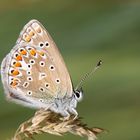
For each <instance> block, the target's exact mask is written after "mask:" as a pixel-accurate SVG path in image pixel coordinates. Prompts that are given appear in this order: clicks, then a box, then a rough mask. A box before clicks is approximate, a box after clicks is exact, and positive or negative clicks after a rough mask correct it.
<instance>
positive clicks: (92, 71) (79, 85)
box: [75, 60, 102, 90]
mask: <svg viewBox="0 0 140 140" xmlns="http://www.w3.org/2000/svg"><path fill="white" fill-rule="evenodd" d="M101 64H102V60H99V62H98V63H97V65H96V66H95V67H94V68H93V69H92V70H91V71H90V72H88V73H86V74H85V75H84V76H83V77H82V78H81V80H80V82H79V84H78V85H77V86H76V88H75V90H77V89H79V87H80V88H81V87H82V85H83V83H84V81H85V80H86V79H87V78H89V76H90V75H92V74H94V73H95V72H96V70H97V69H98V68H99V67H100V66H101Z"/></svg>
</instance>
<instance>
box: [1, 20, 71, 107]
mask: <svg viewBox="0 0 140 140" xmlns="http://www.w3.org/2000/svg"><path fill="white" fill-rule="evenodd" d="M2 72H3V76H2V81H3V83H4V85H5V90H7V91H6V92H8V91H9V92H10V96H11V97H12V96H13V97H15V98H20V97H22V100H23V102H24V100H27V101H31V102H34V101H35V102H36V101H38V99H39V100H40V101H41V102H43V101H44V99H45V101H48V100H53V99H54V98H64V97H71V96H72V93H73V88H72V82H71V78H70V76H69V73H68V70H67V68H66V66H65V63H64V61H63V58H62V56H61V54H60V53H59V51H58V48H57V47H56V44H55V43H54V41H53V39H52V38H51V36H50V35H49V33H48V32H47V31H46V29H45V28H44V27H43V25H41V23H40V22H38V21H37V20H31V21H30V22H29V23H27V24H26V25H25V27H24V28H23V30H22V31H21V33H20V36H19V38H18V40H17V43H16V46H15V47H14V48H13V49H12V50H11V52H10V53H9V54H8V55H7V56H6V58H5V59H4V60H3V63H2ZM6 79H7V80H6ZM20 94H21V95H20ZM15 95H16V96H15ZM32 100H33V101H32ZM35 102H34V103H35ZM35 104H36V103H35Z"/></svg>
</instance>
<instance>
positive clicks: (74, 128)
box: [12, 109, 104, 140]
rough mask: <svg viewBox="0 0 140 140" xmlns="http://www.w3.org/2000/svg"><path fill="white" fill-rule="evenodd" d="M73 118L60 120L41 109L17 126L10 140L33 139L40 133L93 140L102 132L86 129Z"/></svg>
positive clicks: (99, 129) (59, 117) (56, 115)
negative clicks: (71, 135)
mask: <svg viewBox="0 0 140 140" xmlns="http://www.w3.org/2000/svg"><path fill="white" fill-rule="evenodd" d="M73 118H74V116H71V117H70V118H69V120H62V116H61V115H59V114H56V113H54V112H51V111H49V110H47V111H46V110H44V109H41V110H39V111H37V112H36V113H35V115H34V116H33V117H32V118H31V119H29V120H27V121H25V122H24V123H22V124H21V125H20V126H19V128H18V129H17V131H16V133H15V136H14V138H12V140H25V139H26V138H31V139H34V138H33V136H34V135H37V134H42V133H50V134H53V135H58V136H62V135H63V134H65V133H67V132H70V133H72V134H75V135H79V136H87V137H88V140H95V139H96V135H97V134H100V133H101V132H103V131H104V130H103V129H101V128H88V127H87V125H86V124H83V123H82V122H81V120H80V118H77V119H73Z"/></svg>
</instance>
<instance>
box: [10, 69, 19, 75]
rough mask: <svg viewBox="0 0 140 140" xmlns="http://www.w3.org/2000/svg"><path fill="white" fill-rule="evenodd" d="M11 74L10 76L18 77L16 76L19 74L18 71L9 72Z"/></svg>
mask: <svg viewBox="0 0 140 140" xmlns="http://www.w3.org/2000/svg"><path fill="white" fill-rule="evenodd" d="M11 74H12V75H13V76H15V75H18V74H19V71H18V70H12V71H11Z"/></svg>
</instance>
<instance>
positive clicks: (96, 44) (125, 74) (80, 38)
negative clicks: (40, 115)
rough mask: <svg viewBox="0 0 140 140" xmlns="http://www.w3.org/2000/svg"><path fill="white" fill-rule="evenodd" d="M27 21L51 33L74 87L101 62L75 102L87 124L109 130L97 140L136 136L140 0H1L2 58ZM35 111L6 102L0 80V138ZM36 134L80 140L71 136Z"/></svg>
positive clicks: (139, 137) (139, 138)
mask: <svg viewBox="0 0 140 140" xmlns="http://www.w3.org/2000/svg"><path fill="white" fill-rule="evenodd" d="M31 19H37V20H39V21H40V22H41V23H42V24H43V25H44V26H45V27H46V28H47V30H48V31H49V32H50V34H51V36H52V37H53V39H54V40H55V42H56V44H57V46H58V47H59V49H60V51H61V53H62V55H63V57H64V60H65V62H66V64H67V67H68V69H69V72H70V74H71V76H72V80H73V82H74V85H76V84H77V83H78V82H79V80H80V78H81V76H82V75H83V74H85V73H86V72H88V71H89V70H90V69H91V68H92V67H93V66H94V65H95V64H96V62H97V61H98V60H99V59H102V60H103V62H104V63H103V65H102V67H101V68H100V69H99V70H98V72H97V73H96V74H95V75H94V76H93V78H92V76H91V77H90V78H89V79H88V80H87V81H86V83H85V84H84V86H83V88H84V100H83V101H82V102H81V103H79V104H78V112H79V115H80V116H82V117H83V121H84V122H85V123H87V124H89V126H98V127H101V128H105V129H107V130H109V133H108V134H102V135H100V136H99V140H118V139H119V140H140V133H139V131H140V1H135V0H132V1H129V0H117V1H115V0H114V1H111V0H106V1H104V0H86V1H85V0H58V1H55V0H11V1H9V0H0V61H2V59H3V58H4V57H5V55H6V54H7V53H9V51H10V50H11V49H12V47H13V46H14V43H15V42H16V39H17V37H18V35H19V32H20V31H21V29H22V28H23V26H24V25H25V24H26V23H27V22H28V21H29V20H31ZM34 112H35V110H32V109H30V108H25V107H22V106H20V105H16V104H14V103H9V102H7V101H6V100H5V98H4V94H3V88H2V84H0V140H7V139H10V138H11V137H12V136H13V134H14V132H15V130H16V129H17V128H18V126H19V124H20V123H21V122H23V121H25V120H27V119H28V118H30V117H31V116H32V115H33V114H34ZM35 138H36V139H38V140H45V139H53V140H60V139H61V140H64V139H65V140H71V139H73V140H81V138H80V137H78V136H73V135H70V134H68V135H66V136H64V137H58V136H53V135H49V134H48V135H40V136H37V137H35ZM84 139H86V138H83V140H84Z"/></svg>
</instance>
